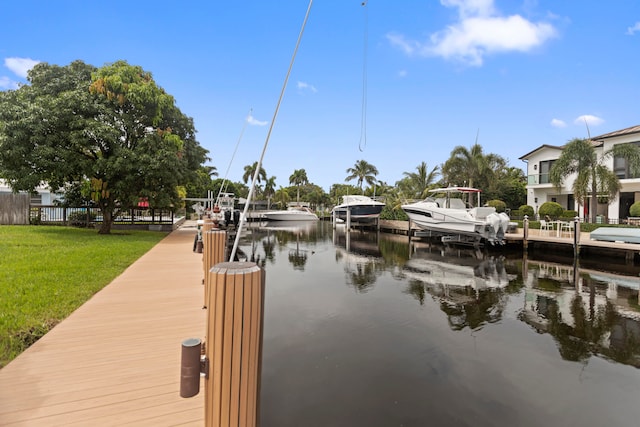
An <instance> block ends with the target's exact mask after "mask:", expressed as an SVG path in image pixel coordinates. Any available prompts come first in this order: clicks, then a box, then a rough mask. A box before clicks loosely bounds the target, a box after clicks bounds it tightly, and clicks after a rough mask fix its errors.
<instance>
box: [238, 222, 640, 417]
mask: <svg viewBox="0 0 640 427" xmlns="http://www.w3.org/2000/svg"><path fill="white" fill-rule="evenodd" d="M261 225H262V226H261V227H259V226H256V227H255V228H252V229H251V230H250V231H248V232H247V234H246V236H244V239H243V241H242V242H241V247H242V248H243V250H244V252H245V253H247V254H249V253H252V254H253V255H252V256H254V258H255V259H258V260H260V262H261V265H263V266H264V269H265V275H266V286H265V311H264V345H263V353H262V357H263V360H262V373H261V391H260V396H261V402H260V421H261V425H268V426H301V425H303V426H310V427H315V426H374V427H375V426H389V425H418V426H422V425H464V426H466V425H473V426H474V427H478V426H496V425H500V426H502V425H505V426H506V425H509V426H511V425H513V426H525V427H528V426H531V427H533V426H540V425H580V426H601V425H615V426H627V425H629V426H631V425H637V423H638V419H640V418H639V417H640V407H639V405H638V404H637V403H638V396H640V394H639V390H640V389H639V388H638V384H640V369H638V368H639V367H640V362H639V360H640V344H639V337H640V300H639V298H640V297H639V296H638V290H639V288H640V286H638V284H639V282H640V279H638V275H639V274H640V267H638V266H626V267H625V275H622V274H615V273H612V272H611V271H610V270H608V268H609V267H610V265H600V266H597V265H593V264H589V268H583V267H582V266H580V265H577V264H576V265H573V264H563V263H558V262H552V261H550V260H544V261H541V260H538V259H534V256H535V255H536V254H533V253H532V254H531V256H530V257H525V256H523V254H522V253H515V254H513V253H510V251H509V250H506V249H509V248H508V247H505V248H503V250H501V251H499V252H500V254H499V255H497V254H496V252H495V251H486V250H472V249H466V248H465V249H457V248H451V247H447V246H443V245H437V244H428V243H426V242H422V241H419V240H414V239H412V240H411V241H410V240H409V239H408V238H407V237H406V236H399V235H389V234H385V233H373V232H361V231H351V232H347V231H345V228H344V227H342V228H339V229H333V228H332V225H331V224H330V223H329V221H318V222H317V224H316V225H315V228H312V229H308V230H300V229H296V230H293V229H292V230H285V229H282V228H278V227H277V226H273V225H267V224H261ZM545 255H546V254H545Z"/></svg>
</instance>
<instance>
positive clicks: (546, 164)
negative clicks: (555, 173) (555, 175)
mask: <svg viewBox="0 0 640 427" xmlns="http://www.w3.org/2000/svg"><path fill="white" fill-rule="evenodd" d="M554 163H555V160H545V161H543V162H540V180H539V181H538V182H539V183H540V184H548V183H549V182H551V181H549V171H550V170H551V166H553V164H554Z"/></svg>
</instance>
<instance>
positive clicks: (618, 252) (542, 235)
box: [379, 220, 640, 263]
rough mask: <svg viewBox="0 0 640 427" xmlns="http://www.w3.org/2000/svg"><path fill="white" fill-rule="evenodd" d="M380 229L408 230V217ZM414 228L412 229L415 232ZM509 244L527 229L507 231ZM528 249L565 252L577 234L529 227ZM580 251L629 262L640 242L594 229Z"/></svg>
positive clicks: (638, 256)
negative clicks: (609, 238) (597, 236)
mask: <svg viewBox="0 0 640 427" xmlns="http://www.w3.org/2000/svg"><path fill="white" fill-rule="evenodd" d="M379 228H380V231H383V232H386V233H393V234H405V235H406V234H408V233H409V223H408V221H389V220H380V223H379ZM413 231H415V230H411V232H412V235H413ZM505 237H506V238H505V242H506V244H507V245H518V246H523V244H524V230H523V229H522V228H518V229H517V230H516V232H515V233H507V234H506V235H505ZM527 246H528V250H538V249H543V250H551V251H562V252H573V251H574V240H573V235H571V236H567V235H566V234H565V235H561V236H558V234H557V232H556V231H542V230H539V229H529V232H528V236H527ZM578 252H579V256H580V257H599V256H602V255H604V256H611V257H622V258H623V259H625V261H626V262H627V263H633V262H638V261H640V244H635V243H623V242H604V241H598V240H592V239H591V233H585V232H582V233H580V239H579V243H578Z"/></svg>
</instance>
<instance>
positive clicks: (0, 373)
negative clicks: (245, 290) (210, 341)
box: [0, 225, 206, 427]
mask: <svg viewBox="0 0 640 427" xmlns="http://www.w3.org/2000/svg"><path fill="white" fill-rule="evenodd" d="M195 233H196V229H195V227H193V226H188V225H185V226H183V227H181V228H179V229H178V230H176V231H173V232H172V233H171V234H169V235H168V236H167V237H166V238H165V239H163V240H162V241H161V242H160V243H159V244H157V245H156V246H155V247H154V248H153V249H151V250H150V251H149V252H148V253H147V254H145V255H144V256H143V257H141V258H140V259H139V260H138V261H136V262H135V263H134V264H133V265H131V266H130V267H129V268H128V269H127V270H126V271H125V272H124V273H123V274H122V275H120V276H119V277H117V278H116V279H115V280H114V281H113V282H112V283H111V284H109V285H108V286H106V287H105V288H104V289H102V290H101V291H100V292H98V293H97V294H96V295H94V297H93V298H91V299H90V300H89V301H88V302H87V303H85V304H84V305H83V306H82V307H80V308H79V309H78V310H76V311H75V312H74V313H72V314H71V316H69V317H68V318H67V319H65V320H64V321H62V322H61V323H60V324H58V325H57V326H56V327H55V328H54V329H53V330H51V331H50V332H49V333H48V334H47V335H45V336H44V337H43V338H41V339H40V340H39V341H37V342H36V343H35V344H34V345H32V346H31V347H30V348H29V349H27V350H26V351H25V352H24V353H23V354H21V355H20V356H18V357H17V358H16V359H15V360H13V361H12V362H11V363H9V364H8V365H7V366H5V367H4V368H2V369H0V426H47V427H52V426H122V425H136V426H202V425H204V406H203V405H204V392H203V390H201V392H200V394H199V395H197V396H195V397H192V398H189V399H185V398H181V397H180V354H181V343H182V341H183V340H185V339H187V338H190V337H194V338H203V337H204V331H205V326H206V325H205V318H206V310H203V309H202V301H203V285H202V279H203V270H202V254H196V253H194V252H193V240H194V235H195Z"/></svg>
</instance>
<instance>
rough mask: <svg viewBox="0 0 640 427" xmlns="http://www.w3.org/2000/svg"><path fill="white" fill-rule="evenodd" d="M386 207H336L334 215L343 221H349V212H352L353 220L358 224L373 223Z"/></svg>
mask: <svg viewBox="0 0 640 427" xmlns="http://www.w3.org/2000/svg"><path fill="white" fill-rule="evenodd" d="M383 207H384V206H381V205H369V206H367V205H354V206H348V207H347V206H344V207H339V206H336V207H335V208H334V213H335V216H336V217H337V218H340V219H342V220H345V221H346V220H347V212H348V211H349V210H350V211H351V220H352V221H358V222H367V221H368V222H372V221H375V220H376V219H378V218H379V217H380V213H381V212H382V208H383Z"/></svg>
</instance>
